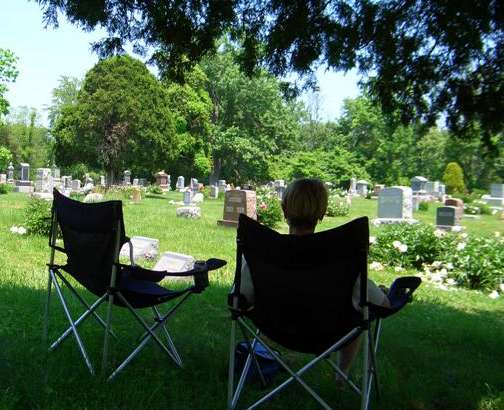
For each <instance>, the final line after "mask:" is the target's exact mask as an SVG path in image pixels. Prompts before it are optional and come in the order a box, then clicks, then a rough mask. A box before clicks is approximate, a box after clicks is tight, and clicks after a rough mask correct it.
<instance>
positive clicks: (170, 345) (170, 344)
mask: <svg viewBox="0 0 504 410" xmlns="http://www.w3.org/2000/svg"><path fill="white" fill-rule="evenodd" d="M152 311H153V312H154V317H155V318H156V320H157V321H163V318H162V316H161V315H160V313H159V310H158V308H157V307H156V306H152ZM161 328H162V329H163V333H164V335H165V339H166V343H167V345H168V348H169V349H170V350H171V351H172V353H173V355H174V356H175V359H176V360H175V361H176V363H177V364H178V365H179V366H180V367H182V359H181V357H180V355H179V353H178V351H177V348H176V347H175V343H173V339H172V337H171V335H170V332H168V329H167V328H166V323H163V324H162V326H161Z"/></svg>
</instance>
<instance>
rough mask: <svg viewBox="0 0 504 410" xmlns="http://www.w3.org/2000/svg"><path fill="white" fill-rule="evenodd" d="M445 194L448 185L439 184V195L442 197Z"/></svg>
mask: <svg viewBox="0 0 504 410" xmlns="http://www.w3.org/2000/svg"><path fill="white" fill-rule="evenodd" d="M443 195H446V185H445V184H439V196H440V197H442V196H443Z"/></svg>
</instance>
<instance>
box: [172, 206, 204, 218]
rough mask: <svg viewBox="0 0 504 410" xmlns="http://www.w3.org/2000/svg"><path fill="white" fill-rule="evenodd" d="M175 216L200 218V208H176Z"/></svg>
mask: <svg viewBox="0 0 504 410" xmlns="http://www.w3.org/2000/svg"><path fill="white" fill-rule="evenodd" d="M177 216H179V217H183V218H189V219H198V218H201V208H200V207H198V206H181V207H180V208H177Z"/></svg>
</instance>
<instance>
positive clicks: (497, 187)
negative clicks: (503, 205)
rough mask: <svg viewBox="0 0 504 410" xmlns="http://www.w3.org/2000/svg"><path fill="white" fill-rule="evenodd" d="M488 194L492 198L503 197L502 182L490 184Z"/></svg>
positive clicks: (503, 187)
mask: <svg viewBox="0 0 504 410" xmlns="http://www.w3.org/2000/svg"><path fill="white" fill-rule="evenodd" d="M490 196H491V197H492V198H504V184H491V185H490Z"/></svg>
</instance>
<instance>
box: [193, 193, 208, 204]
mask: <svg viewBox="0 0 504 410" xmlns="http://www.w3.org/2000/svg"><path fill="white" fill-rule="evenodd" d="M204 200H205V197H204V195H203V194H202V193H201V192H196V193H195V194H194V195H193V197H192V199H191V202H193V203H194V204H200V203H201V202H203V201H204Z"/></svg>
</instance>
